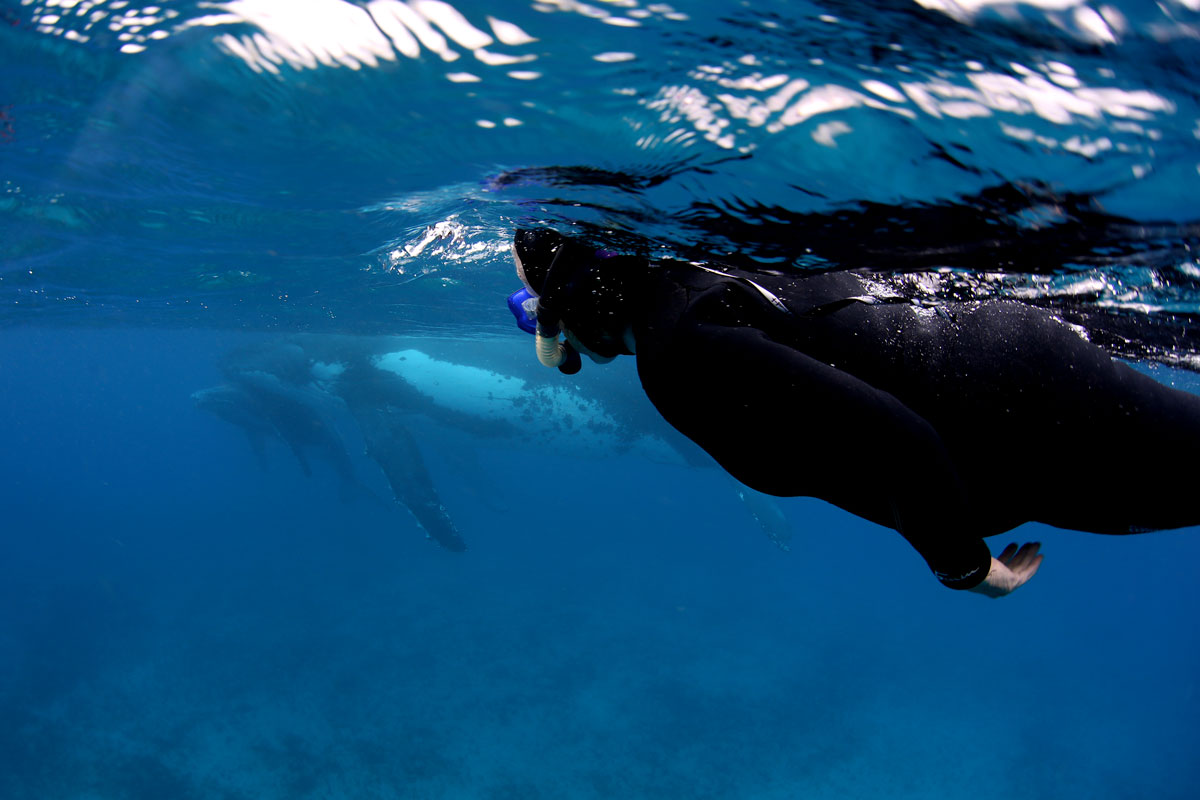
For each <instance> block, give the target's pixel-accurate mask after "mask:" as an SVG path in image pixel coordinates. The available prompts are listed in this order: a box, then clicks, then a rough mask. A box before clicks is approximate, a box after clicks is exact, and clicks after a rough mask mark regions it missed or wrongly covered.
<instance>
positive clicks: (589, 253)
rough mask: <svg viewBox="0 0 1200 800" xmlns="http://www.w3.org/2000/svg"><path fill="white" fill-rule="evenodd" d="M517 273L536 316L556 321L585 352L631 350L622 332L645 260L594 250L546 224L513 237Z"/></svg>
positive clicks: (606, 355) (545, 323)
mask: <svg viewBox="0 0 1200 800" xmlns="http://www.w3.org/2000/svg"><path fill="white" fill-rule="evenodd" d="M513 256H514V258H515V260H516V264H517V274H518V275H519V276H520V277H521V280H522V281H523V282H524V283H525V286H526V287H527V288H528V289H529V291H530V292H531V293H532V294H534V295H536V296H537V297H538V322H539V324H540V325H542V327H543V328H549V327H553V329H554V332H557V330H558V324H559V323H561V327H562V328H563V329H564V330H565V331H567V332H568V334H569V337H570V338H572V339H573V340H574V341H575V342H576V343H578V344H580V345H582V346H583V348H584V350H585V352H587V353H588V354H590V355H593V356H599V357H600V358H601V359H612V358H615V357H616V356H619V355H631V354H632V353H631V351H630V349H629V347H628V346H627V345H626V339H627V337H626V333H627V331H628V330H629V327H630V325H631V323H632V319H633V314H634V309H635V307H636V300H637V298H638V296H639V292H638V291H637V289H638V287H639V286H640V285H641V282H642V280H643V278H644V276H645V274H646V267H647V262H646V261H645V259H642V258H638V257H636V256H622V255H615V254H613V253H611V252H609V251H605V250H597V249H595V248H594V247H591V246H589V245H587V244H585V243H583V242H580V241H578V240H575V239H570V238H567V237H565V236H563V235H562V234H560V233H558V232H557V231H553V230H549V229H539V230H527V229H522V230H518V231H517V232H516V234H515V236H514V237H513Z"/></svg>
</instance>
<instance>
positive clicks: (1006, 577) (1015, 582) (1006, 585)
mask: <svg viewBox="0 0 1200 800" xmlns="http://www.w3.org/2000/svg"><path fill="white" fill-rule="evenodd" d="M1041 546H1042V544H1041V542H1027V543H1025V544H1023V545H1021V547H1020V549H1018V548H1017V545H1016V544H1015V543H1014V544H1010V545H1009V546H1008V547H1006V548H1004V552H1002V553H1001V554H1000V557H999V558H993V559H992V568H991V569H990V570H988V576H987V577H986V578H985V579H984V581H983V583H981V584H979V585H978V586H976V587H975V588H973V589H968V590H967V591H970V592H976V593H978V594H985V595H987V596H988V597H1003V596H1004V595H1006V594H1011V593H1012V592H1013V591H1014V590H1015V589H1016V588H1017V587H1018V586H1021V585H1023V584H1025V583H1026V582H1028V581H1029V579H1030V578H1032V577H1033V576H1034V575H1036V574H1037V571H1038V567H1040V566H1041V565H1042V558H1043V556H1041V555H1039V554H1038V548H1039V547H1041Z"/></svg>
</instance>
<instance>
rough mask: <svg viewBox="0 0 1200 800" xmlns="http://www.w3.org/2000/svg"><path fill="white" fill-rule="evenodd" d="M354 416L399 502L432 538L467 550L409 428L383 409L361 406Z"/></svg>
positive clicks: (369, 450)
mask: <svg viewBox="0 0 1200 800" xmlns="http://www.w3.org/2000/svg"><path fill="white" fill-rule="evenodd" d="M352 410H353V409H352ZM355 418H356V419H357V420H358V424H359V428H360V429H361V431H362V434H363V440H364V441H365V442H366V444H367V455H368V456H369V457H370V458H371V459H372V460H373V461H374V462H375V463H376V464H378V465H379V468H380V469H382V470H383V474H384V476H385V477H386V478H387V481H388V484H389V485H390V486H391V487H392V494H393V495H394V496H395V498H396V501H397V502H399V503H400V504H402V505H403V506H404V507H405V508H407V509H408V510H409V511H410V512H411V513H412V515H413V516H414V517H415V518H416V520H417V523H418V524H419V525H420V526H421V527H422V528H424V529H425V533H426V535H428V536H429V538H431V539H433V540H434V541H436V542H437V543H438V544H440V545H441V546H442V547H444V548H446V549H447V550H453V551H454V552H462V551H463V550H466V549H467V544H466V542H465V541H463V538H462V536H461V535H460V534H459V532H458V528H457V527H456V526H455V524H454V520H453V519H451V518H450V514H449V513H448V512H447V511H446V507H445V506H444V505H442V501H441V499H440V498H439V497H438V493H437V488H436V487H435V486H434V485H433V480H432V479H431V478H430V477H429V471H428V470H427V469H426V467H425V460H424V458H423V457H422V456H421V451H420V449H419V448H418V447H417V442H416V439H414V438H413V435H412V433H411V432H410V431H409V430H408V428H406V427H405V426H404V425H403V424H402V423H401V422H400V421H398V420H397V419H395V418H394V417H393V416H391V415H389V413H388V412H387V411H386V410H381V409H369V410H367V409H360V413H357V414H355Z"/></svg>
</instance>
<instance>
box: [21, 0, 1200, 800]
mask: <svg viewBox="0 0 1200 800" xmlns="http://www.w3.org/2000/svg"><path fill="white" fill-rule="evenodd" d="M1198 39H1200V9H1198V8H1197V6H1196V3H1194V2H1190V0H1187V1H1185V0H1180V1H1179V2H1175V0H1168V1H1166V2H1163V3H1158V4H1148V3H1137V2H1113V3H1093V2H1084V1H1083V0H1054V1H1053V2H1050V0H1044V1H1038V2H1032V1H1031V2H1026V3H994V2H987V0H969V1H968V0H958V2H954V1H953V0H920V2H911V1H910V0H888V1H887V2H877V3H846V2H837V1H836V0H829V1H828V2H782V1H780V2H742V3H694V4H674V5H668V4H650V3H640V2H637V1H636V0H621V1H620V2H615V1H614V2H602V1H600V0H597V1H596V2H594V3H591V4H588V3H581V2H574V0H552V1H549V0H548V1H547V2H534V3H510V4H503V5H497V4H490V5H489V4H485V3H481V2H473V1H468V0H460V1H459V2H455V3H454V4H453V5H449V4H447V3H443V2H432V1H431V0H412V1H411V2H408V3H400V2H396V1H395V0H373V2H370V3H366V2H362V3H350V2H345V1H344V0H303V1H302V0H291V1H290V2H285V0H230V2H226V3H192V2H177V3H176V2H166V1H164V2H160V3H158V4H157V5H153V6H145V7H139V6H136V5H132V4H129V3H124V2H121V1H120V0H116V2H97V1H96V0H82V2H72V1H71V0H58V2H52V0H26V1H24V2H15V1H14V0H8V1H7V2H0V64H2V67H0V181H3V194H2V195H0V254H2V262H0V326H2V328H3V330H2V333H0V387H2V388H3V391H2V392H0V487H3V490H2V491H0V502H2V509H3V510H2V512H0V548H2V549H0V596H2V602H0V796H2V797H6V798H8V797H11V798H78V799H79V800H83V799H84V798H87V799H88V800H92V799H93V798H106V799H107V798H165V797H169V798H189V797H195V798H289V799H291V798H318V797H319V798H376V797H378V798H390V797H405V798H408V797H412V798H446V797H480V798H501V797H521V798H536V797H545V798H576V797H579V798H601V797H603V798H609V797H648V798H662V797H686V798H693V797H695V798H795V797H806V798H808V797H812V798H825V797H829V798H848V797H863V798H930V797H961V796H968V795H969V796H972V797H982V798H990V797H1013V796H1016V797H1046V798H1051V797H1053V798H1063V797H1071V798H1074V797H1080V798H1084V797H1086V798H1125V797H1160V798H1192V797H1194V796H1195V793H1196V790H1195V787H1196V785H1197V783H1198V779H1200V762H1198V761H1197V759H1196V757H1195V753H1196V752H1197V745H1198V743H1200V723H1198V722H1197V721H1198V720H1200V696H1198V682H1200V679H1198V677H1197V676H1198V675H1200V636H1198V632H1197V626H1196V622H1195V620H1196V617H1197V610H1198V609H1200V601H1198V600H1197V598H1196V596H1195V591H1194V586H1193V585H1192V584H1193V579H1192V576H1193V570H1192V567H1191V565H1192V564H1193V563H1195V562H1196V560H1197V559H1198V557H1200V538H1197V535H1196V533H1197V532H1196V530H1195V529H1187V530H1183V531H1178V532H1169V533H1158V534H1151V535H1145V536H1138V537H1132V538H1130V537H1100V536H1091V535H1086V534H1081V533H1074V532H1069V531H1058V530H1054V529H1050V528H1046V527H1044V526H1037V525H1030V526H1026V527H1025V528H1022V529H1020V530H1018V531H1016V532H1014V533H1013V534H1012V535H1011V536H1006V537H1002V538H1003V539H1004V540H1005V541H1008V540H1020V541H1025V540H1034V539H1036V540H1040V541H1042V542H1043V543H1044V549H1045V552H1046V554H1047V560H1046V562H1045V565H1044V566H1043V568H1042V570H1041V572H1040V573H1039V574H1038V576H1037V577H1036V578H1035V580H1034V581H1032V582H1031V583H1030V584H1029V585H1028V586H1026V587H1023V588H1022V589H1021V590H1020V591H1019V592H1017V593H1015V594H1014V595H1013V596H1011V597H1008V598H1004V599H1002V600H998V601H991V600H986V599H984V598H981V597H978V596H974V595H969V596H964V595H962V594H960V593H952V592H949V591H947V590H946V589H943V588H941V587H940V586H939V585H938V584H937V582H936V581H935V580H933V579H932V577H930V576H929V574H928V571H927V569H926V568H925V566H924V564H923V563H922V562H921V560H920V558H919V557H918V556H917V555H916V554H915V553H914V552H913V551H912V549H911V548H910V547H909V546H908V545H907V544H906V543H905V542H904V540H903V539H901V538H900V537H899V536H897V535H896V534H895V533H894V532H891V531H887V530H884V529H882V528H879V527H877V526H874V525H871V524H869V523H866V522H863V521H860V520H858V519H856V518H854V517H852V516H850V515H848V514H845V513H843V512H840V511H838V510H836V509H834V508H832V507H830V506H828V505H826V504H824V503H822V502H820V501H816V500H810V499H789V500H783V501H779V504H778V508H780V509H781V510H782V512H783V514H784V515H785V516H786V520H787V524H788V526H789V527H790V530H791V542H790V550H788V551H785V550H783V549H781V548H780V547H777V546H776V545H775V544H774V543H772V541H770V540H769V538H768V537H767V536H765V535H764V534H763V531H762V530H760V528H759V526H758V525H757V524H756V523H755V521H754V519H753V518H752V517H751V516H750V515H749V514H747V509H746V507H745V505H744V504H743V503H741V502H739V500H738V498H737V496H736V493H735V492H734V491H733V490H732V488H731V486H730V484H729V482H728V480H727V479H726V478H724V477H723V476H722V475H721V473H719V472H718V471H717V470H715V469H706V468H701V467H696V466H686V465H681V464H676V463H662V459H656V458H649V457H647V456H646V455H645V454H644V453H642V452H641V451H639V450H636V449H625V448H622V447H616V446H614V447H612V448H611V451H610V452H604V451H603V448H601V451H600V452H599V453H597V452H596V449H595V448H590V449H585V448H584V447H583V445H582V444H581V443H580V442H582V439H579V438H577V440H576V441H577V444H578V447H577V448H573V447H570V446H568V447H567V448H565V449H557V450H549V449H546V448H545V447H544V446H543V445H542V443H541V440H540V439H537V437H535V436H533V435H532V434H531V435H529V436H528V437H524V439H522V438H520V437H518V438H517V439H516V440H503V441H500V440H496V439H491V438H487V437H483V436H474V435H473V434H472V433H471V429H470V428H469V427H467V432H466V433H464V432H463V431H462V430H458V431H449V430H444V429H442V428H441V427H439V426H436V425H433V426H423V425H418V426H415V427H414V428H413V433H414V436H415V437H416V439H417V444H418V445H419V448H420V452H421V454H422V455H423V460H424V466H425V468H426V469H427V470H428V473H429V482H430V485H432V486H435V487H436V488H437V491H438V494H439V496H440V500H441V503H442V505H443V506H444V508H445V509H446V510H447V512H448V513H449V515H450V516H451V517H452V518H453V519H454V523H455V525H456V526H457V528H458V530H459V531H460V532H461V533H462V536H463V538H464V539H465V540H466V542H467V545H468V546H467V550H466V551H465V552H464V553H453V552H449V551H448V550H446V549H444V548H441V547H438V546H437V544H435V543H434V542H431V541H429V540H428V539H427V538H426V536H425V534H424V532H423V531H422V529H421V527H420V526H419V525H418V524H417V523H416V521H415V520H414V518H413V517H412V516H411V515H409V514H408V513H407V511H405V510H404V508H403V507H400V506H397V505H395V504H392V503H390V502H386V501H385V502H380V501H379V498H386V497H388V493H389V487H388V486H387V483H386V482H385V481H384V479H383V477H382V475H380V473H379V469H378V466H377V465H375V464H374V463H373V462H372V460H371V459H370V458H367V457H366V456H365V455H364V454H363V453H362V451H363V449H364V444H365V445H366V446H368V447H369V446H370V441H367V442H365V443H364V441H363V436H362V433H361V432H359V431H356V430H354V426H353V424H351V422H350V421H348V420H347V419H346V416H345V414H344V413H341V412H338V411H336V410H335V411H333V412H329V413H328V416H329V417H330V418H331V419H332V420H333V421H332V423H331V424H332V425H333V426H334V428H335V429H336V431H337V434H338V437H339V440H340V441H344V442H345V451H346V456H347V458H348V459H349V463H350V464H351V466H352V469H353V472H354V475H355V476H356V480H358V481H360V482H361V488H362V492H361V493H360V494H355V493H353V492H352V493H350V494H349V496H347V492H345V491H340V490H339V488H340V487H339V484H340V483H341V482H342V479H343V477H344V476H343V475H341V474H339V472H338V467H337V465H336V463H334V462H330V461H327V460H322V459H319V458H313V459H311V470H310V471H311V473H312V474H311V475H305V474H304V471H303V469H302V466H301V464H300V462H299V461H298V459H297V458H295V457H294V456H293V454H292V453H291V452H289V450H288V448H287V446H286V445H285V444H284V442H282V441H278V440H271V441H268V442H266V447H265V450H264V452H263V458H262V460H261V461H260V460H259V459H258V458H257V457H256V455H255V451H254V450H253V449H252V448H251V447H248V446H247V440H246V438H245V437H243V436H242V435H241V434H240V432H239V431H238V430H237V429H236V428H235V427H234V426H232V425H229V424H227V423H226V422H224V421H222V420H220V419H217V418H216V417H213V416H212V415H209V414H205V413H202V412H201V411H200V410H198V409H197V407H196V403H195V402H194V401H193V399H192V394H193V393H194V392H196V391H197V390H202V389H205V388H206V387H211V386H214V385H218V384H221V383H222V382H223V381H225V380H226V379H227V372H226V371H224V367H225V366H226V365H227V363H228V358H229V357H230V356H229V354H230V353H235V352H242V351H245V350H246V348H258V347H264V346H266V347H272V346H274V345H273V343H276V342H279V341H281V340H287V341H295V339H294V338H292V337H295V336H297V335H309V336H313V337H318V338H317V339H314V340H304V341H305V342H306V343H308V342H310V341H321V342H324V341H339V342H340V341H341V340H333V339H326V338H325V337H333V336H346V335H350V336H353V337H355V340H359V338H360V337H367V336H380V335H387V336H404V337H409V338H405V339H403V340H397V341H403V342H404V344H403V345H397V346H403V347H406V348H407V347H418V346H419V347H423V348H426V349H428V350H429V351H430V352H435V351H436V350H437V349H438V348H439V347H458V348H463V349H464V351H466V350H470V349H472V348H473V349H475V350H477V351H478V354H479V356H478V357H479V359H480V361H479V363H481V364H482V365H484V366H485V367H490V368H492V369H495V370H499V371H504V370H508V369H509V368H510V365H511V364H512V363H514V359H521V358H524V359H526V360H528V361H532V353H530V352H528V350H529V349H530V347H529V342H528V341H527V339H526V337H525V336H524V335H523V334H520V333H519V332H517V331H516V330H515V328H514V327H513V325H512V320H511V317H509V316H508V312H507V310H506V309H505V307H504V297H505V296H506V295H507V293H508V292H509V291H511V290H512V289H513V288H516V287H515V286H514V284H515V283H516V281H515V278H514V277H513V274H512V265H511V258H510V256H509V254H508V243H509V241H511V235H512V232H513V230H514V228H515V227H517V226H519V225H527V224H551V225H554V226H556V227H558V228H560V229H563V230H571V231H574V232H578V233H581V234H583V235H590V236H593V237H597V238H600V237H603V238H604V239H605V240H606V241H608V242H611V243H613V246H615V247H619V248H624V249H629V250H635V251H639V252H645V253H649V254H652V255H676V256H683V257H689V258H712V259H716V260H720V261H727V262H731V263H737V264H740V265H743V266H744V265H752V266H758V267H761V268H764V269H765V268H770V269H782V270H786V269H810V268H842V269H848V268H864V267H872V268H876V269H899V270H910V269H911V270H921V271H922V274H923V275H925V276H926V277H927V278H928V280H927V281H926V282H925V283H923V284H922V285H923V287H924V289H925V290H926V291H928V292H929V293H930V294H931V295H933V296H936V297H946V296H954V297H960V296H964V295H968V296H981V295H985V296H992V295H1001V296H1009V297H1017V298H1020V299H1022V300H1025V301H1027V302H1030V303H1035V304H1039V305H1043V306H1046V307H1050V308H1053V309H1054V310H1055V311H1056V312H1057V313H1060V314H1062V315H1063V316H1064V317H1065V318H1067V319H1069V320H1071V321H1073V322H1077V323H1078V324H1080V325H1083V326H1084V327H1086V328H1087V329H1088V330H1089V331H1090V332H1091V334H1092V335H1093V338H1094V339H1096V340H1098V341H1100V342H1102V343H1103V344H1104V345H1105V346H1107V347H1109V348H1111V349H1112V350H1113V351H1114V352H1116V353H1118V354H1120V355H1123V356H1125V357H1127V358H1130V359H1131V360H1132V362H1133V363H1134V364H1135V365H1136V366H1138V367H1139V368H1141V369H1144V370H1147V371H1149V372H1150V373H1151V374H1153V375H1155V376H1156V377H1157V378H1159V379H1160V380H1162V381H1164V382H1168V383H1171V384H1173V385H1176V386H1178V387H1179V388H1183V389H1185V390H1188V391H1192V392H1200V378H1198V377H1197V375H1196V374H1195V372H1194V371H1193V370H1195V369H1196V367H1197V364H1198V363H1200V361H1198V360H1197V357H1196V356H1197V353H1200V348H1198V347H1197V340H1196V339H1195V335H1194V333H1192V332H1191V331H1192V328H1194V326H1193V325H1192V324H1191V323H1192V322H1193V319H1194V316H1195V314H1196V313H1197V311H1198V310H1200V287H1198V285H1197V280H1198V276H1200V267H1198V266H1197V262H1196V261H1195V255H1194V252H1193V251H1194V246H1195V245H1196V244H1197V232H1198V230H1200V228H1198V226H1197V222H1196V220H1197V218H1198V215H1197V213H1196V211H1195V203H1194V198H1195V197H1196V196H1197V190H1198V189H1200V186H1198V184H1200V143H1198V142H1197V138H1198V136H1200V107H1198V104H1197V93H1196V89H1195V83H1196V81H1195V77H1196V76H1197V75H1198V74H1200V44H1198ZM413 337H420V338H413ZM414 343H417V344H414ZM422 343H424V344H422ZM313 346H314V347H315V346H318V345H313ZM338 346H339V347H341V346H344V345H341V344H339V345H338ZM472 374H474V373H472ZM506 374H508V373H506ZM545 380H551V379H549V378H546V379H545ZM567 385H568V386H570V387H578V388H579V392H580V395H579V396H580V397H592V396H595V397H599V398H601V399H603V400H604V401H605V402H606V403H608V404H609V406H610V407H612V408H615V409H619V410H620V413H621V414H622V415H625V416H628V417H629V418H631V419H636V420H637V423H636V424H637V426H639V427H638V430H639V431H643V432H646V433H647V434H648V435H651V436H659V435H661V436H666V435H667V433H668V432H666V431H665V429H664V428H663V427H662V424H661V423H657V422H655V421H653V419H652V418H650V417H649V415H648V414H647V407H646V401H645V400H644V398H642V397H641V396H640V394H639V392H638V391H637V387H636V382H635V379H634V376H633V374H632V365H631V364H613V365H610V366H607V367H603V368H600V367H594V366H590V365H589V366H588V367H586V368H585V370H584V372H583V373H582V374H581V376H580V377H579V378H578V380H577V381H574V382H569V383H567ZM322 413H323V414H324V413H326V412H325V410H322ZM804 423H805V420H804V419H803V418H802V415H798V419H797V421H796V424H804ZM368 438H369V437H368ZM813 457H819V454H814V456H813ZM1062 458H1063V462H1064V464H1063V468H1064V469H1069V468H1070V454H1069V453H1064V454H1062ZM1193 460H1194V459H1193V456H1192V454H1187V453H1184V454H1181V457H1180V460H1179V461H1177V462H1175V463H1169V464H1168V463H1164V464H1138V465H1124V466H1125V467H1126V468H1128V469H1138V470H1173V469H1181V468H1183V469H1188V468H1190V464H1191V462H1192V461H1193ZM547 475H549V476H552V479H547V477H546V476H547ZM341 488H345V487H344V486H342V487H341ZM1112 489H1113V491H1114V492H1120V491H1121V485H1120V475H1119V474H1115V475H1114V476H1113V487H1112ZM355 492H357V489H355ZM1155 501H1156V498H1154V497H1147V498H1145V502H1146V503H1147V504H1152V503H1154V502H1155ZM997 502H1003V498H998V499H997ZM991 544H992V547H993V550H998V549H999V547H998V546H999V545H1002V544H1003V543H1002V542H999V541H998V540H993V541H992V542H991Z"/></svg>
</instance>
